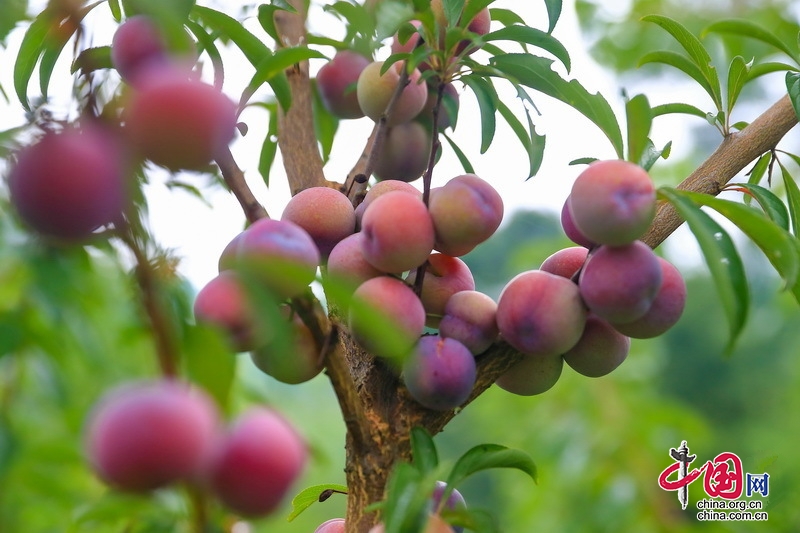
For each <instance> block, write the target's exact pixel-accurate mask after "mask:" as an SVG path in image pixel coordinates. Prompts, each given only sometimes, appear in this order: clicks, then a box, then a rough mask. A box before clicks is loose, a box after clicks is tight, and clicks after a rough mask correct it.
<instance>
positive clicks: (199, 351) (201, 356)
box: [182, 326, 236, 411]
mask: <svg viewBox="0 0 800 533" xmlns="http://www.w3.org/2000/svg"><path fill="white" fill-rule="evenodd" d="M182 347H183V354H182V356H183V357H182V361H183V362H184V364H185V365H186V372H187V375H188V376H189V379H190V380H191V381H192V382H193V383H197V384H198V385H200V386H201V387H203V389H205V390H206V392H208V393H209V395H211V397H212V398H214V399H215V400H216V401H217V403H218V404H219V406H220V407H221V409H222V410H223V411H227V407H228V398H229V395H230V391H231V386H232V385H233V378H234V376H235V374H236V357H235V356H234V354H232V353H231V350H230V348H229V346H228V344H227V342H226V341H225V339H224V337H223V336H222V334H221V333H220V332H218V331H216V330H213V329H210V328H208V327H204V326H192V327H189V328H187V330H186V335H185V336H184V341H183V346H182Z"/></svg>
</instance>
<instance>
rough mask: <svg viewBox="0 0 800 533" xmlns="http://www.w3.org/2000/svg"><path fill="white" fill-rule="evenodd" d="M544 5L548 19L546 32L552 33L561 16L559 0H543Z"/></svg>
mask: <svg viewBox="0 0 800 533" xmlns="http://www.w3.org/2000/svg"><path fill="white" fill-rule="evenodd" d="M544 5H545V7H547V19H548V21H549V25H548V26H547V33H552V31H553V30H554V29H555V27H556V23H557V22H558V19H559V18H560V17H561V0H544Z"/></svg>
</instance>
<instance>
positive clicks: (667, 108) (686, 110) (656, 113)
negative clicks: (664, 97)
mask: <svg viewBox="0 0 800 533" xmlns="http://www.w3.org/2000/svg"><path fill="white" fill-rule="evenodd" d="M673 113H683V114H685V115H692V116H695V117H698V118H702V119H705V118H706V112H705V111H703V110H702V109H698V108H696V107H695V106H693V105H689V104H681V103H675V104H661V105H657V106H655V107H654V108H653V118H655V117H660V116H661V115H669V114H673Z"/></svg>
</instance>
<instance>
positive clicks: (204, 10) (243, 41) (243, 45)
mask: <svg viewBox="0 0 800 533" xmlns="http://www.w3.org/2000/svg"><path fill="white" fill-rule="evenodd" d="M192 13H194V14H195V15H196V16H197V17H198V18H200V20H202V22H203V23H205V24H206V25H207V26H209V27H210V28H211V29H213V30H214V31H215V32H219V33H220V34H221V35H224V36H225V37H227V38H229V39H230V40H231V41H233V44H235V45H236V46H237V47H238V48H239V50H241V51H242V53H243V54H244V56H245V57H246V58H247V60H248V61H249V62H250V64H251V65H253V67H255V68H258V67H259V65H260V64H261V62H262V61H263V60H264V58H265V57H267V56H270V55H271V54H272V52H270V50H269V48H267V46H266V45H265V44H264V43H262V42H261V39H259V38H258V37H256V36H255V35H253V34H252V33H250V31H249V30H247V29H246V28H245V27H244V26H242V24H241V23H240V22H239V21H238V20H236V19H234V18H232V17H230V16H229V15H226V14H225V13H221V12H219V11H216V10H214V9H211V8H209V7H204V6H194V8H193V9H192Z"/></svg>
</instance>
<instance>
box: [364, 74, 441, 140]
mask: <svg viewBox="0 0 800 533" xmlns="http://www.w3.org/2000/svg"><path fill="white" fill-rule="evenodd" d="M382 68H383V61H376V62H373V63H370V64H369V65H367V66H366V68H364V70H363V71H362V72H361V75H360V76H359V77H358V84H357V86H356V95H357V97H358V103H359V105H360V106H361V110H362V111H363V112H364V114H365V115H366V116H368V117H369V118H371V119H372V120H374V121H375V122H378V121H379V120H380V119H381V117H382V116H383V115H384V114H385V113H386V108H387V107H388V106H389V102H390V101H391V99H392V95H393V94H394V92H395V90H396V89H397V86H398V85H399V83H400V73H401V72H402V68H403V62H397V63H393V64H392V65H391V66H389V68H388V69H387V71H386V72H385V73H383V74H381V69H382ZM427 99H428V89H427V88H426V85H425V83H424V82H423V81H421V79H420V73H419V70H417V69H414V71H412V72H411V74H410V75H409V82H408V85H406V86H405V87H404V88H403V89H402V92H401V94H400V97H399V98H398V99H397V102H396V104H395V105H394V107H393V109H392V111H391V114H390V115H389V116H387V117H386V125H387V126H390V127H391V126H396V125H398V124H402V123H403V122H408V121H409V120H411V119H413V118H414V117H415V116H417V115H418V114H419V112H420V111H422V108H423V107H425V102H426V101H427Z"/></svg>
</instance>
